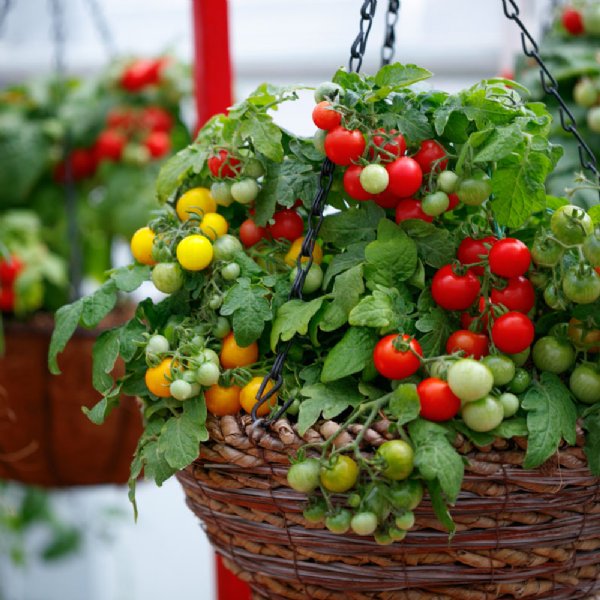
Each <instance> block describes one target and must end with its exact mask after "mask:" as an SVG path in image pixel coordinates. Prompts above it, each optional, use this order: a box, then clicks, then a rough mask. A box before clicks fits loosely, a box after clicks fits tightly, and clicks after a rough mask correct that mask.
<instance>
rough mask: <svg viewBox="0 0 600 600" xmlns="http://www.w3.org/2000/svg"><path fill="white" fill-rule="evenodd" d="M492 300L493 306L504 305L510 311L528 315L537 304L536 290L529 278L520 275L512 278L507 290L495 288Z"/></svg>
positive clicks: (491, 295)
mask: <svg viewBox="0 0 600 600" xmlns="http://www.w3.org/2000/svg"><path fill="white" fill-rule="evenodd" d="M490 298H491V299H492V303H493V304H504V306H506V308H508V310H516V311H517V312H522V313H528V312H529V311H530V310H531V309H532V308H533V306H534V304H535V289H534V287H533V285H532V283H531V281H529V279H527V277H523V276H522V275H519V276H518V277H511V278H510V279H509V280H508V283H507V284H506V287H505V288H503V289H501V290H499V289H497V288H493V289H492V293H491V294H490Z"/></svg>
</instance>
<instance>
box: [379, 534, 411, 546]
mask: <svg viewBox="0 0 600 600" xmlns="http://www.w3.org/2000/svg"><path fill="white" fill-rule="evenodd" d="M405 535H406V532H405ZM373 537H374V538H375V542H376V543H377V544H379V545H380V546H390V545H391V544H393V543H394V539H398V538H393V537H392V536H391V535H390V534H389V532H388V531H376V532H375V533H374V534H373Z"/></svg>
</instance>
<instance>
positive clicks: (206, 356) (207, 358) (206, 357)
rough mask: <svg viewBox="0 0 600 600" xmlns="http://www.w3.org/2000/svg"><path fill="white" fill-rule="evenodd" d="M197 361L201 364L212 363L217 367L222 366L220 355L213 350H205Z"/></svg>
mask: <svg viewBox="0 0 600 600" xmlns="http://www.w3.org/2000/svg"><path fill="white" fill-rule="evenodd" d="M197 360H198V362H200V363H205V362H212V363H215V365H217V367H220V366H221V361H220V360H219V355H218V354H217V353H216V352H215V351H214V350H212V349H211V348H204V350H202V352H200V354H199V355H198V357H197Z"/></svg>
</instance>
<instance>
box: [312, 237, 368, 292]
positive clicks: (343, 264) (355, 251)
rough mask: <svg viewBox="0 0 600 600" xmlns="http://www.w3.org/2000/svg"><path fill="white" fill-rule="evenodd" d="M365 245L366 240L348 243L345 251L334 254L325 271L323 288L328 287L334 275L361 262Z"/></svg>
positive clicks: (363, 257) (363, 258)
mask: <svg viewBox="0 0 600 600" xmlns="http://www.w3.org/2000/svg"><path fill="white" fill-rule="evenodd" d="M366 247H367V243H366V242H357V243H356V244H350V245H349V246H348V247H347V248H346V251H345V252H342V253H341V254H335V255H334V256H333V258H332V259H331V262H330V263H329V266H328V267H327V271H326V272H325V277H324V279H323V289H327V288H328V287H329V283H330V282H331V280H332V279H333V278H334V277H335V276H336V275H339V274H340V273H343V272H344V271H346V270H348V269H351V268H352V267H354V266H356V265H360V264H362V263H363V262H364V260H365V248H366Z"/></svg>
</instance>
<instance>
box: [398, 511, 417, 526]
mask: <svg viewBox="0 0 600 600" xmlns="http://www.w3.org/2000/svg"><path fill="white" fill-rule="evenodd" d="M395 524H396V527H397V528H398V529H404V530H407V529H412V528H413V527H414V525H415V514H414V513H413V512H412V511H410V510H408V511H406V512H405V513H404V514H403V515H399V516H397V517H396V519H395Z"/></svg>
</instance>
